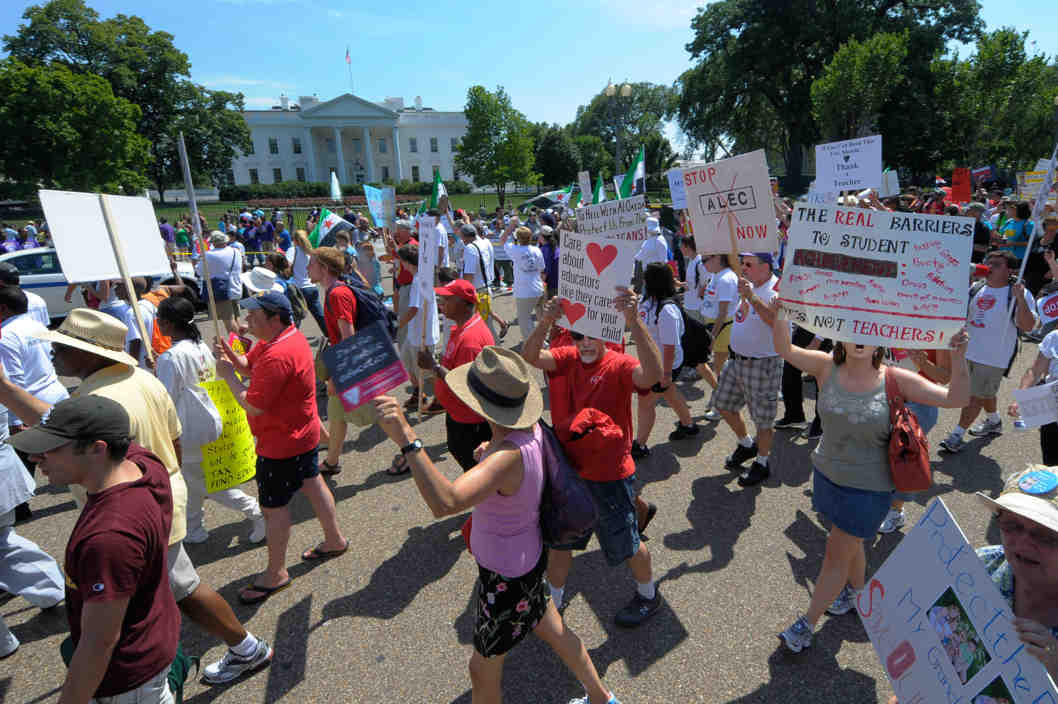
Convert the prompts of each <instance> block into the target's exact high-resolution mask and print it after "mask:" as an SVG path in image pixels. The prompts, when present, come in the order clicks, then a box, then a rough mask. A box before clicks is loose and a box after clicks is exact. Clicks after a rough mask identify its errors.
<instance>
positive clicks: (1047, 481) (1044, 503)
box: [977, 465, 1058, 533]
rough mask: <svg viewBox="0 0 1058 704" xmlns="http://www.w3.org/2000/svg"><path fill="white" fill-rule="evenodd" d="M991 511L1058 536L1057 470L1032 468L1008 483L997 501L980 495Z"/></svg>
mask: <svg viewBox="0 0 1058 704" xmlns="http://www.w3.org/2000/svg"><path fill="white" fill-rule="evenodd" d="M977 498H978V500H980V502H981V503H982V504H984V505H985V506H986V507H988V508H989V509H990V510H992V511H999V510H1000V509H1002V510H1003V511H1010V512H1011V513H1016V514H1018V515H1019V516H1022V517H1024V518H1027V519H1029V520H1030V521H1035V522H1036V523H1039V524H1040V525H1041V526H1044V527H1046V528H1050V529H1051V530H1053V531H1054V532H1056V533H1058V468H1055V467H1045V466H1043V465H1033V466H1030V467H1029V468H1028V469H1026V470H1025V471H1023V472H1018V473H1017V474H1014V475H1012V476H1011V477H1010V478H1008V479H1007V481H1006V484H1005V485H1004V487H1003V491H1001V492H1000V493H999V496H998V497H997V498H995V499H992V498H989V497H988V496H985V495H984V494H982V493H981V492H977Z"/></svg>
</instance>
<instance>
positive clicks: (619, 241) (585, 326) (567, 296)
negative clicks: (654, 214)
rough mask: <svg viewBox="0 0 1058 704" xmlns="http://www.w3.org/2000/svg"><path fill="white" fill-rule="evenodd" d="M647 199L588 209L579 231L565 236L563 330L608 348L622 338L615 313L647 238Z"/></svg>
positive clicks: (560, 293) (583, 212) (620, 319)
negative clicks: (621, 290)
mask: <svg viewBox="0 0 1058 704" xmlns="http://www.w3.org/2000/svg"><path fill="white" fill-rule="evenodd" d="M645 205H646V196H641V195H640V196H632V197H631V198H623V199H621V200H611V201H606V202H605V203H599V204H598V205H589V206H585V207H583V208H581V209H580V210H579V211H578V212H577V229H576V231H572V232H571V231H568V230H563V231H562V243H561V247H560V249H559V252H560V254H561V258H560V259H559V265H558V297H559V299H561V300H560V304H561V306H562V312H563V315H562V317H561V318H560V319H559V321H558V323H559V325H561V326H562V327H565V328H568V329H570V330H574V331H576V332H579V333H582V334H584V335H586V336H588V337H594V338H596V339H600V340H606V341H608V342H620V341H621V339H622V338H623V336H624V329H625V321H624V316H623V315H622V314H621V313H620V312H619V311H618V310H616V308H615V307H614V303H613V299H614V297H615V296H616V295H617V291H616V290H615V288H616V287H617V286H631V285H632V274H633V272H634V270H635V256H636V252H638V251H639V247H640V246H641V245H642V244H643V241H644V240H645V239H646V238H647V219H646V213H645V212H644V210H643V208H644V206H645Z"/></svg>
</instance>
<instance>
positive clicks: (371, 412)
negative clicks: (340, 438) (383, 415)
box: [327, 395, 378, 428]
mask: <svg viewBox="0 0 1058 704" xmlns="http://www.w3.org/2000/svg"><path fill="white" fill-rule="evenodd" d="M331 418H344V419H345V422H346V423H352V424H353V425H355V426H356V427H358V428H364V427H367V426H369V425H374V424H375V421H377V420H378V414H377V413H376V412H375V404H374V403H372V402H370V401H368V402H367V403H365V404H363V405H362V406H360V407H359V408H357V409H355V410H352V411H347V410H345V407H344V406H343V405H342V399H340V398H339V397H337V396H330V395H328V396H327V419H328V420H330V419H331Z"/></svg>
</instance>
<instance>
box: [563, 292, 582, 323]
mask: <svg viewBox="0 0 1058 704" xmlns="http://www.w3.org/2000/svg"><path fill="white" fill-rule="evenodd" d="M559 305H561V306H562V312H563V313H565V315H566V320H568V321H569V324H570V325H572V324H573V323H575V322H577V321H578V320H580V319H581V318H583V317H584V314H585V313H587V312H588V309H587V308H585V307H584V304H583V303H573V302H571V301H570V300H569V299H568V298H563V299H562V300H560V301H559Z"/></svg>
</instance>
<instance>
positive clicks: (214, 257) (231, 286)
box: [195, 230, 242, 333]
mask: <svg viewBox="0 0 1058 704" xmlns="http://www.w3.org/2000/svg"><path fill="white" fill-rule="evenodd" d="M209 246H210V250H209V251H208V252H206V256H205V257H203V259H202V260H199V263H198V266H197V267H195V271H196V272H197V273H198V277H199V280H201V281H202V282H203V283H202V286H203V288H202V296H203V297H205V296H208V295H209V292H207V291H206V288H205V287H206V286H212V288H213V297H214V299H215V300H216V303H217V318H218V319H219V320H220V321H221V322H222V323H224V327H225V328H226V329H227V330H228V332H229V333H233V332H238V331H239V310H238V305H239V299H240V298H242V281H241V280H240V278H239V276H240V275H241V274H242V254H241V252H239V250H238V249H236V248H235V247H229V246H228V236H227V235H226V234H224V233H223V232H218V231H216V230H214V231H213V232H212V233H211V234H210V236H209ZM203 260H204V261H205V262H206V266H207V267H208V268H209V280H208V281H207V280H206V278H205V274H204V273H203V267H202V261H203Z"/></svg>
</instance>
